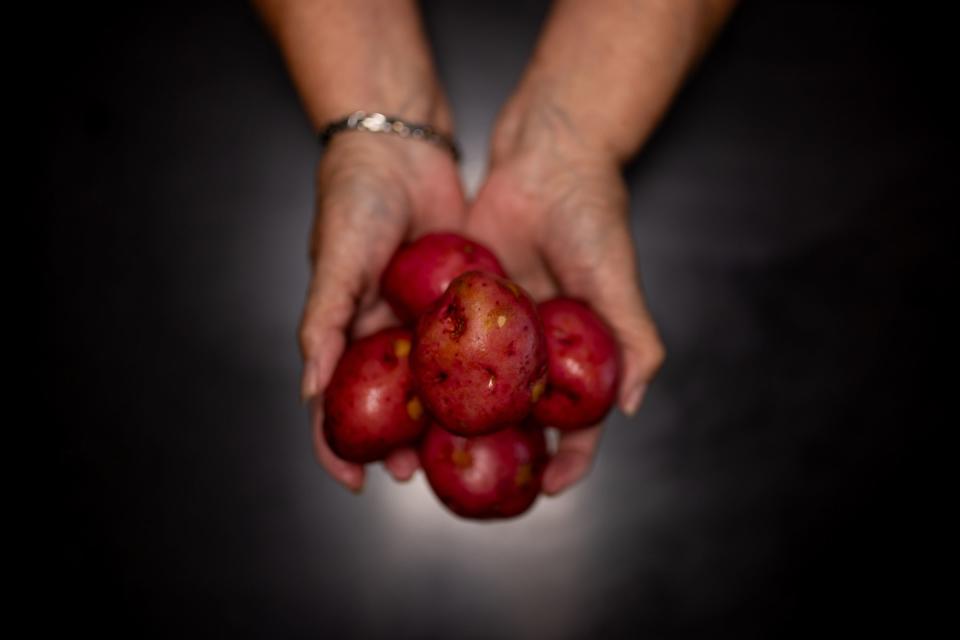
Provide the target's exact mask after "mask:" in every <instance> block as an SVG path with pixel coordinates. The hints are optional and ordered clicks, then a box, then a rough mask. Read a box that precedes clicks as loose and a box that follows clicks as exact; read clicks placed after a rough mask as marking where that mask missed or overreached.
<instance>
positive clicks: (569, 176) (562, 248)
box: [299, 132, 664, 495]
mask: <svg viewBox="0 0 960 640" xmlns="http://www.w3.org/2000/svg"><path fill="white" fill-rule="evenodd" d="M432 231H455V232H459V233H462V234H464V235H466V236H468V237H470V238H473V239H475V240H477V241H479V242H481V243H483V244H485V245H486V246H488V247H489V248H490V249H491V250H492V251H493V252H494V253H495V254H496V255H497V257H498V258H499V259H500V261H501V263H502V265H503V267H504V269H506V271H507V273H508V274H510V277H511V279H512V280H514V281H515V282H517V283H518V284H520V285H521V286H522V287H524V288H525V289H526V290H527V291H528V292H529V293H530V294H531V295H532V296H533V298H534V299H535V300H536V301H538V302H541V301H543V300H546V299H549V298H551V297H554V296H557V295H565V296H570V297H573V298H578V299H581V300H584V301H586V302H587V303H589V304H590V305H591V306H592V307H593V308H594V309H595V310H596V311H597V312H598V313H599V314H600V315H601V316H602V317H603V318H604V319H605V320H606V321H607V323H608V324H609V325H610V327H611V328H612V329H613V331H614V333H615V335H616V337H617V339H618V341H619V343H620V347H621V356H622V375H621V381H620V389H619V395H618V404H619V406H620V408H621V410H622V411H623V412H624V413H626V414H628V415H633V414H634V413H635V412H636V411H637V409H638V408H639V407H640V404H641V403H642V401H643V396H644V393H645V391H646V388H647V385H648V384H649V383H650V381H651V380H652V379H653V377H654V375H655V374H656V372H657V370H658V369H659V367H660V365H661V363H662V361H663V358H664V348H663V346H662V343H661V341H660V338H659V336H658V333H657V330H656V327H655V325H654V323H653V320H652V318H651V316H650V314H649V312H648V309H647V306H646V303H645V300H644V297H643V293H642V290H641V287H640V284H639V279H638V274H637V266H636V261H635V254H634V247H633V242H632V240H631V235H630V228H629V216H628V192H627V188H626V185H625V183H624V181H623V178H622V175H621V166H620V162H619V160H618V159H617V158H616V157H615V155H614V154H613V153H610V152H607V151H605V150H604V149H603V148H600V147H597V148H590V147H589V146H587V145H584V144H580V143H579V142H578V141H576V140H570V141H564V140H562V139H561V138H560V137H558V136H551V135H545V136H541V137H539V138H537V137H532V138H531V137H530V136H520V135H510V136H507V141H506V142H498V140H497V139H496V138H495V140H494V144H493V147H492V153H491V161H490V164H489V167H488V172H487V176H486V179H485V182H484V183H483V185H482V186H481V188H480V189H479V191H478V193H477V195H476V197H475V198H474V199H473V200H472V201H468V200H467V199H466V197H465V194H464V191H463V188H462V186H461V183H460V177H459V173H458V170H457V165H456V163H455V161H454V159H453V157H452V156H451V154H450V153H449V152H448V151H447V150H445V149H443V148H441V147H439V146H435V145H433V144H430V143H427V142H424V141H420V140H412V139H401V138H399V137H396V136H391V135H384V134H371V133H366V132H344V133H341V134H338V135H337V136H335V137H334V139H333V140H332V141H331V143H330V145H329V146H328V148H327V150H326V151H325V153H324V155H323V157H322V158H321V160H320V163H319V165H318V168H317V201H316V218H315V221H314V226H313V232H312V236H311V242H310V257H311V264H312V276H311V281H310V285H309V289H308V293H307V300H306V303H305V308H304V312H303V317H302V321H301V325H300V336H299V337H300V344H301V350H302V355H303V358H304V370H303V379H302V395H303V399H304V401H305V402H306V403H307V404H308V405H309V408H310V427H311V430H312V438H313V446H314V451H315V454H316V457H317V459H318V460H319V462H320V464H321V465H322V466H323V467H324V468H325V469H326V470H327V472H328V473H330V475H331V476H332V477H333V478H335V479H336V480H337V481H339V482H340V483H342V484H343V485H344V486H346V487H347V488H349V489H351V490H353V491H360V490H361V489H362V488H363V484H364V474H365V472H364V468H363V466H362V465H358V464H354V463H352V462H347V461H345V460H342V459H340V458H338V457H337V456H336V455H335V454H334V453H333V452H332V451H331V450H330V447H329V446H328V444H327V442H326V438H325V437H324V433H323V392H324V389H325V388H326V386H327V384H328V383H329V381H330V377H331V375H332V374H333V370H334V368H335V367H336V364H337V361H338V359H339V358H340V355H341V354H342V353H343V350H344V348H345V347H346V345H347V342H348V341H349V340H350V339H353V338H359V337H363V336H365V335H369V334H371V333H373V332H375V331H377V330H379V329H381V328H383V327H386V326H390V325H392V324H397V320H396V318H395V317H394V316H393V314H392V312H391V310H390V308H389V306H388V305H387V303H386V302H385V301H384V300H383V299H382V298H381V297H380V295H379V292H378V285H379V281H380V275H381V273H382V272H383V269H384V267H385V266H386V265H387V262H388V261H389V260H390V257H391V256H392V255H393V253H394V251H395V250H396V249H397V247H398V246H399V245H400V244H401V243H402V242H404V241H407V240H412V239H415V238H417V237H419V236H421V235H423V234H425V233H428V232H432ZM601 429H602V425H599V424H598V425H595V426H593V427H590V428H587V429H583V430H579V431H573V432H567V433H562V434H561V435H560V438H559V441H558V444H557V447H556V451H555V452H554V453H553V455H552V457H551V460H550V462H549V464H548V466H547V468H546V470H545V472H544V477H543V491H544V492H545V493H547V494H548V495H553V494H557V493H559V492H561V491H563V490H564V489H566V488H567V487H569V486H570V485H572V484H574V483H576V482H577V481H578V480H580V479H581V478H583V477H584V475H586V473H587V472H588V471H589V470H590V467H591V464H592V461H593V458H594V455H595V453H596V449H597V445H598V442H599V438H600V434H601ZM384 466H385V467H386V469H387V470H388V471H389V472H390V474H391V475H392V476H393V477H394V478H395V479H396V480H398V481H406V480H409V479H410V478H411V477H412V476H413V474H414V473H415V472H416V470H417V468H418V467H419V459H418V455H417V452H416V450H414V449H410V448H405V449H399V450H396V451H394V452H393V453H391V454H390V455H389V456H388V457H387V459H386V460H384Z"/></svg>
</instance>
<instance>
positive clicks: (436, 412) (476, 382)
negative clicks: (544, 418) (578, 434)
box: [410, 271, 547, 436]
mask: <svg viewBox="0 0 960 640" xmlns="http://www.w3.org/2000/svg"><path fill="white" fill-rule="evenodd" d="M410 365H411V367H412V368H413V375H414V378H415V379H416V383H417V389H418V390H419V391H420V395H421V398H422V400H423V402H424V405H425V406H426V407H427V409H428V410H429V411H430V413H431V414H432V415H433V417H434V418H436V420H437V421H438V422H439V423H440V424H441V425H442V426H443V427H444V428H446V429H447V430H448V431H451V432H453V433H456V434H458V435H462V436H475V435H480V434H484V433H490V432H493V431H496V430H497V429H502V428H504V427H506V426H508V425H510V424H516V423H518V422H520V421H522V420H523V419H524V418H525V417H526V416H527V414H529V412H530V410H531V408H532V407H533V403H534V402H536V401H537V399H538V398H539V396H540V394H541V393H543V390H544V388H545V386H546V373H547V346H546V341H545V339H544V336H543V326H542V325H541V323H540V318H539V316H538V315H537V308H536V304H535V303H534V302H533V300H532V299H531V298H530V296H529V294H527V293H526V292H525V291H524V290H523V289H521V288H520V287H518V286H517V285H515V284H514V283H512V282H510V281H509V280H505V279H503V278H499V277H497V276H494V275H491V274H489V273H483V272H480V271H469V272H467V273H465V274H463V275H461V276H459V277H458V278H456V279H455V280H454V281H453V282H451V283H450V286H449V287H448V288H447V290H446V292H444V294H443V296H442V297H441V298H440V299H439V300H437V301H436V303H434V305H433V306H431V307H430V309H429V310H427V312H426V313H424V314H423V315H422V316H421V317H420V322H419V323H418V324H417V331H416V336H415V339H414V347H413V355H412V357H411V361H410Z"/></svg>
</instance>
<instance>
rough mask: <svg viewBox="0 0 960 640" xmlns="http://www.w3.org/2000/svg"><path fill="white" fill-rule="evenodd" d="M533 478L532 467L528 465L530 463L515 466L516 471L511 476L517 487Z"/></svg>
mask: <svg viewBox="0 0 960 640" xmlns="http://www.w3.org/2000/svg"><path fill="white" fill-rule="evenodd" d="M532 479H533V469H532V468H531V467H530V464H529V463H527V464H522V465H520V466H519V467H518V468H517V473H516V475H515V476H514V477H513V482H514V484H516V485H517V486H518V487H522V486H524V485H526V484H528V483H529V482H530V480H532Z"/></svg>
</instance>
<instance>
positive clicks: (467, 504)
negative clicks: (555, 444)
mask: <svg viewBox="0 0 960 640" xmlns="http://www.w3.org/2000/svg"><path fill="white" fill-rule="evenodd" d="M547 459H548V455H547V443H546V439H545V438H544V435H543V429H542V428H541V427H539V426H537V425H534V424H530V425H526V426H522V427H521V426H511V427H509V428H507V429H503V430H501V431H497V432H496V433H491V434H488V435H485V436H476V437H473V438H464V437H461V436H456V435H453V434H451V433H449V432H448V431H446V430H445V429H441V428H440V427H439V426H436V425H433V426H431V427H430V428H429V429H427V435H426V436H425V437H424V440H423V443H422V444H421V446H420V464H421V465H422V466H423V471H424V473H425V474H426V476H427V481H428V482H429V483H430V487H431V488H432V489H433V492H434V493H435V494H436V495H437V497H438V498H439V499H440V500H441V502H443V504H445V505H446V506H447V507H448V508H449V509H450V510H451V511H453V512H454V513H456V514H458V515H460V516H463V517H464V518H478V519H487V518H510V517H512V516H516V515H519V514H521V513H523V512H524V511H526V510H527V509H529V508H530V506H531V505H533V503H534V501H535V500H536V499H537V495H538V494H539V493H540V482H541V479H542V477H543V469H544V467H545V466H546V463H547Z"/></svg>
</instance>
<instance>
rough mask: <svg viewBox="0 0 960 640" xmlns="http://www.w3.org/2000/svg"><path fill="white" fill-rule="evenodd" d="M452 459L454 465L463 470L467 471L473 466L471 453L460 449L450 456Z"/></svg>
mask: <svg viewBox="0 0 960 640" xmlns="http://www.w3.org/2000/svg"><path fill="white" fill-rule="evenodd" d="M450 458H451V460H453V464H455V465H457V466H458V467H459V468H461V469H465V468H467V467H469V466H470V465H471V464H473V456H471V455H470V452H469V451H467V450H466V449H461V448H459V447H458V448H456V449H454V450H453V454H452V455H451V456H450Z"/></svg>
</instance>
